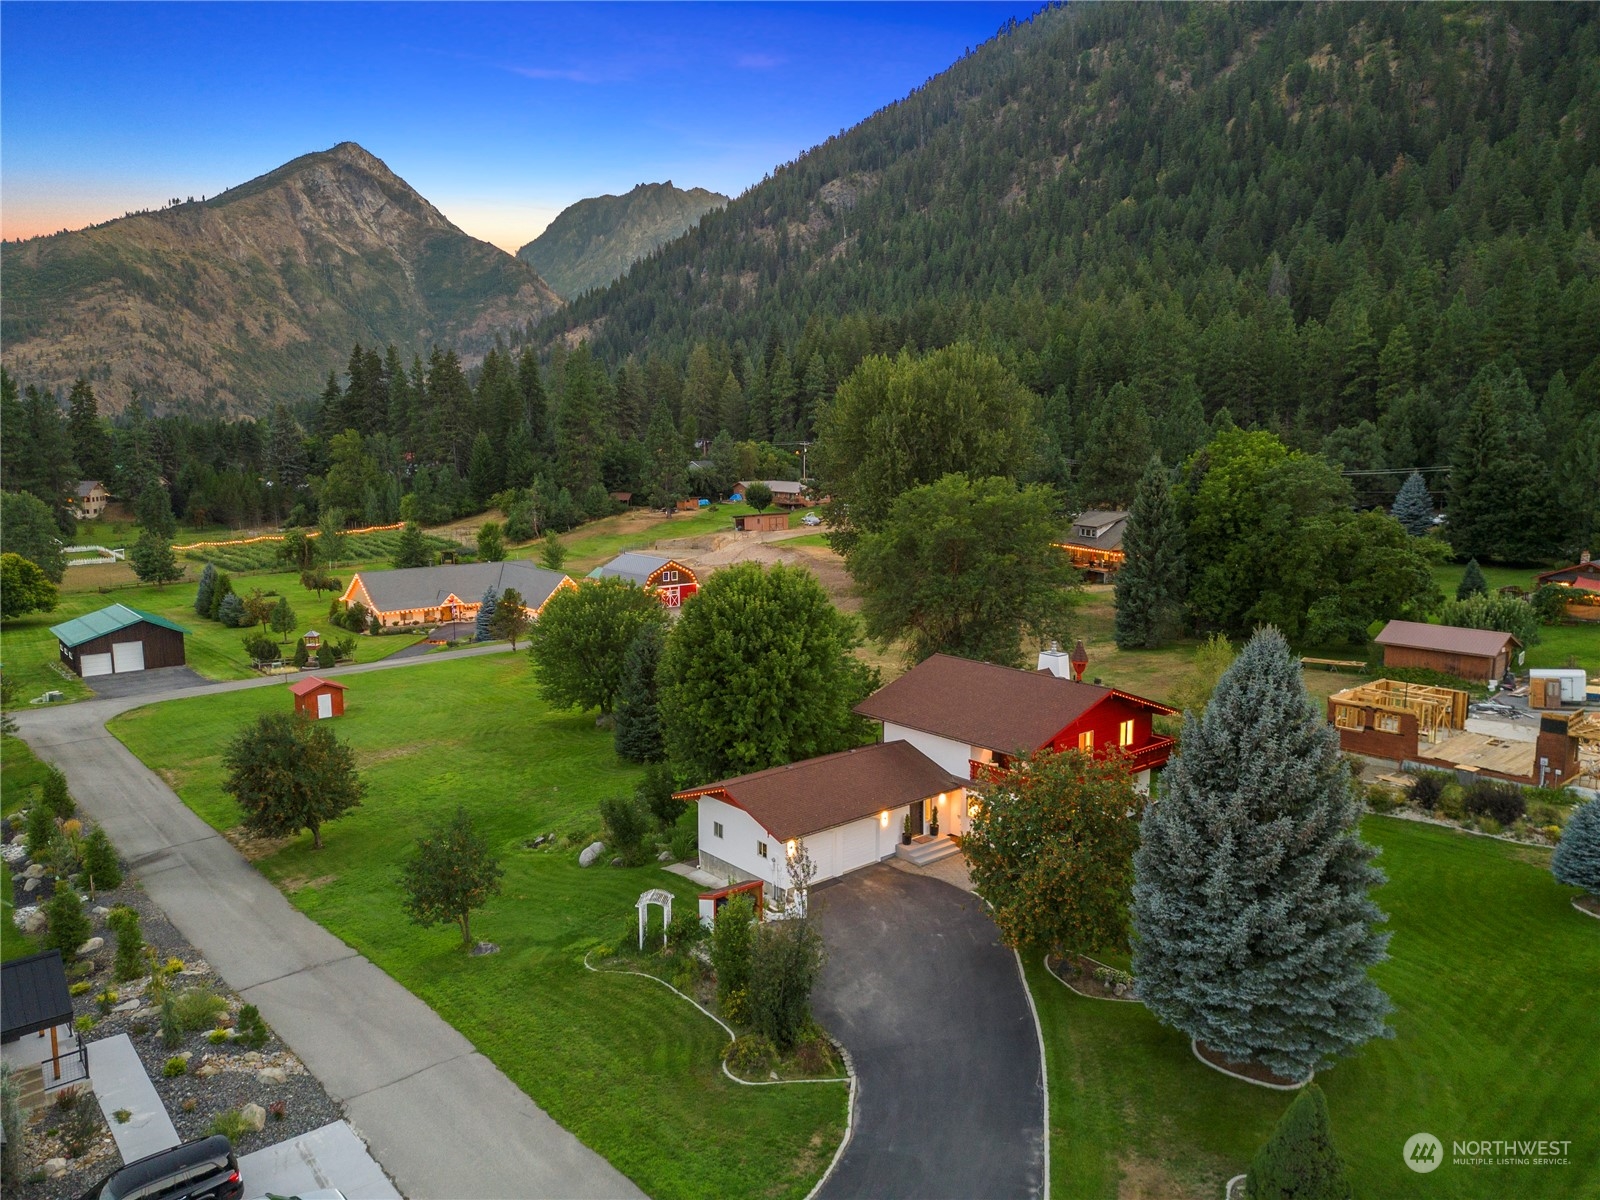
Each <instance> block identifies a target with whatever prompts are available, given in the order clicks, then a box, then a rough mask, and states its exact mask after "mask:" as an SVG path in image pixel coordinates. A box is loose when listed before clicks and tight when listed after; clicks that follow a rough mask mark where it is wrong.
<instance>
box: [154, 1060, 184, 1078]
mask: <svg viewBox="0 0 1600 1200" xmlns="http://www.w3.org/2000/svg"><path fill="white" fill-rule="evenodd" d="M188 1073H189V1060H188V1059H186V1058H184V1057H183V1055H181V1054H174V1055H173V1056H172V1057H171V1058H169V1059H167V1061H166V1062H165V1063H164V1064H163V1065H162V1067H161V1074H162V1075H163V1076H165V1077H166V1078H168V1079H176V1078H177V1077H178V1076H179V1075H187V1074H188Z"/></svg>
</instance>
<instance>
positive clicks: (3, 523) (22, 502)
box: [0, 434, 67, 583]
mask: <svg viewBox="0 0 1600 1200" xmlns="http://www.w3.org/2000/svg"><path fill="white" fill-rule="evenodd" d="M10 436H13V435H11V434H7V437H10ZM7 486H9V484H8V485H7ZM0 536H3V537H4V538H5V549H6V551H7V552H8V553H11V554H19V555H21V556H22V557H23V558H25V559H27V560H28V561H29V562H31V563H33V564H34V566H36V567H38V568H39V569H40V570H41V571H43V572H44V577H45V578H46V579H48V580H49V581H50V582H51V583H60V582H61V578H62V576H64V575H65V574H66V573H67V559H66V555H64V554H62V552H61V545H62V543H61V531H60V530H59V529H57V528H56V519H55V517H54V516H53V515H52V514H51V512H50V508H49V506H48V505H47V504H45V503H44V502H43V501H42V500H40V499H39V498H38V497H37V496H31V495H29V494H28V493H27V492H0Z"/></svg>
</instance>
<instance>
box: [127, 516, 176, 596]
mask: <svg viewBox="0 0 1600 1200" xmlns="http://www.w3.org/2000/svg"><path fill="white" fill-rule="evenodd" d="M128 558H129V560H130V561H131V562H132V563H133V573H134V574H135V575H137V576H138V577H139V582H140V583H153V584H155V585H156V586H157V587H166V586H167V584H169V583H173V582H175V581H177V580H179V579H182V578H183V568H182V567H180V566H179V565H178V559H177V557H176V556H175V555H174V554H173V552H172V543H171V542H169V541H168V540H167V539H166V538H165V537H163V536H162V535H161V534H160V533H158V532H156V531H155V530H153V529H146V530H145V531H144V532H143V533H141V534H140V535H139V539H138V541H136V542H134V544H133V550H132V552H131V553H130V554H129V555H128Z"/></svg>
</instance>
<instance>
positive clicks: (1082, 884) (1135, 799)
mask: <svg viewBox="0 0 1600 1200" xmlns="http://www.w3.org/2000/svg"><path fill="white" fill-rule="evenodd" d="M980 790H981V793H982V802H981V803H980V804H978V805H976V806H975V808H976V811H975V812H974V813H973V815H972V829H971V831H970V832H969V833H968V834H967V836H966V837H965V838H963V839H962V849H963V851H964V852H965V853H966V856H967V864H968V866H969V867H970V868H971V871H972V881H973V883H974V885H976V887H977V889H978V891H979V892H980V893H981V894H982V895H983V898H984V899H985V900H987V901H988V902H989V904H990V905H991V906H992V907H993V915H994V920H995V924H996V925H998V926H999V927H1000V936H1001V937H1002V938H1004V939H1005V942H1006V944H1007V945H1008V946H1015V947H1017V948H1018V949H1038V950H1051V951H1059V950H1065V951H1072V952H1082V953H1086V954H1091V953H1094V952H1095V951H1098V950H1118V949H1121V948H1123V947H1124V946H1125V945H1126V943H1127V934H1128V903H1129V900H1130V898H1131V895H1132V890H1133V854H1134V851H1135V850H1137V849H1138V847H1139V814H1140V813H1141V812H1142V811H1143V810H1144V806H1145V797H1144V796H1143V795H1142V794H1140V793H1139V792H1138V791H1137V790H1135V788H1134V786H1133V780H1132V777H1131V776H1130V775H1129V773H1128V769H1127V767H1126V766H1125V765H1123V764H1122V763H1121V762H1118V761H1117V760H1115V759H1105V758H1102V759H1096V758H1093V757H1091V756H1089V755H1087V754H1081V753H1079V752H1078V751H1076V750H1068V751H1065V752H1062V753H1059V754H1058V753H1054V752H1051V751H1043V752H1040V753H1038V754H1035V755H1033V756H1032V757H1030V758H1026V759H1019V760H1017V762H1016V763H1015V764H1014V765H1013V766H1012V767H1011V768H1010V769H1009V770H1007V771H1005V772H1004V773H1003V774H1001V775H1000V776H999V777H998V778H996V779H994V780H993V781H992V782H985V783H984V784H983V786H982V787H981V789H980Z"/></svg>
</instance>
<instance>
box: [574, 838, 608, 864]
mask: <svg viewBox="0 0 1600 1200" xmlns="http://www.w3.org/2000/svg"><path fill="white" fill-rule="evenodd" d="M605 852H606V844H605V843H604V842H590V843H589V844H588V845H587V846H585V847H584V848H583V853H582V854H580V855H578V865H579V866H580V867H592V866H593V865H594V863H595V860H596V859H598V858H599V857H600V856H601V855H602V854H604V853H605Z"/></svg>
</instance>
